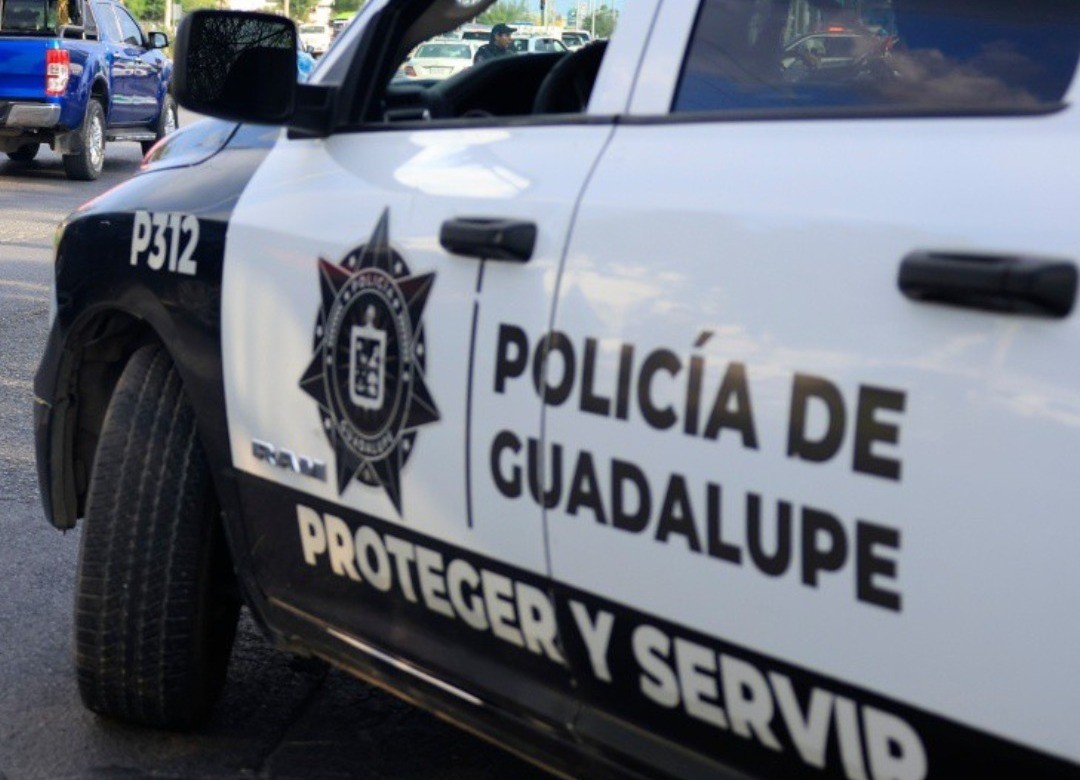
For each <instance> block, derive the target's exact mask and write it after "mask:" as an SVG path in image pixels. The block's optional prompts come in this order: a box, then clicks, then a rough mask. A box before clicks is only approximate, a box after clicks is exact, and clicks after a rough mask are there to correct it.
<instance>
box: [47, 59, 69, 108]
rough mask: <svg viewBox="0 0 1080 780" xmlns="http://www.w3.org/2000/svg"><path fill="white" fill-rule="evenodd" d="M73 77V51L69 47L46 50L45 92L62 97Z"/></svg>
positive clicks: (51, 95)
mask: <svg viewBox="0 0 1080 780" xmlns="http://www.w3.org/2000/svg"><path fill="white" fill-rule="evenodd" d="M69 78H71V52H69V51H68V50H67V49H47V50H46V51H45V94H46V95H48V96H49V97H60V96H61V95H63V94H64V92H65V91H66V90H67V85H68V79H69Z"/></svg>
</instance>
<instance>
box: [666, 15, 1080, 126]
mask: <svg viewBox="0 0 1080 780" xmlns="http://www.w3.org/2000/svg"><path fill="white" fill-rule="evenodd" d="M1078 52H1080V3H1075V2H1067V1H1066V0H1028V2H1024V3H1016V2H1014V1H1013V0H982V1H981V2H979V1H977V0H703V2H702V4H701V9H700V11H699V13H698V18H697V21H696V23H695V26H694V31H693V34H692V37H691V41H690V46H689V49H688V54H687V57H686V60H685V62H684V64H683V70H682V73H681V75H680V79H679V84H678V87H677V90H676V95H675V100H674V105H673V110H674V111H746V110H757V109H772V110H777V109H779V110H783V111H785V112H788V113H790V112H792V111H794V112H796V113H800V112H808V111H809V112H818V111H820V110H821V109H830V110H839V111H841V112H844V113H856V114H858V113H862V112H871V113H881V112H885V113H916V114H917V113H954V112H955V113H970V112H980V111H993V112H1013V111H1038V110H1047V109H1048V108H1051V107H1053V106H1055V105H1056V104H1057V103H1058V101H1060V100H1061V98H1062V96H1063V95H1064V93H1065V90H1066V89H1067V88H1068V85H1069V82H1070V81H1071V79H1072V76H1073V72H1074V71H1075V70H1076V63H1077V56H1078Z"/></svg>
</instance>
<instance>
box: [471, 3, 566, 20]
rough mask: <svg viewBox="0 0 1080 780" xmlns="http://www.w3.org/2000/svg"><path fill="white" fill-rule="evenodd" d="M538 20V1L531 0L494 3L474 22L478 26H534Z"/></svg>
mask: <svg viewBox="0 0 1080 780" xmlns="http://www.w3.org/2000/svg"><path fill="white" fill-rule="evenodd" d="M549 1H550V0H549ZM534 7H535V10H534ZM539 20H540V3H539V0H533V2H526V0H500V2H498V3H495V5H493V6H491V8H489V9H487V10H486V11H484V13H482V14H480V16H478V17H476V21H477V22H479V23H480V24H498V23H499V22H532V23H533V24H536V23H537V22H539Z"/></svg>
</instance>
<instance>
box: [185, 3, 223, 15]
mask: <svg viewBox="0 0 1080 780" xmlns="http://www.w3.org/2000/svg"><path fill="white" fill-rule="evenodd" d="M220 7H221V2H220V0H180V8H181V10H182V11H183V12H184V13H188V12H190V11H198V10H199V9H200V8H220Z"/></svg>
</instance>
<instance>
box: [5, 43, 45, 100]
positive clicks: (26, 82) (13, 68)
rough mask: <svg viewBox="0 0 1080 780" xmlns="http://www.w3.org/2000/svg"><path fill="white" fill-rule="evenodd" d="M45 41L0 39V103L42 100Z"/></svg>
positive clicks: (43, 91)
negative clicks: (0, 101) (4, 101)
mask: <svg viewBox="0 0 1080 780" xmlns="http://www.w3.org/2000/svg"><path fill="white" fill-rule="evenodd" d="M52 48H59V46H58V41H56V40H55V39H49V38H24V37H15V36H2V37H0V100H45V99H46V96H45V51H46V50H47V49H52Z"/></svg>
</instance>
